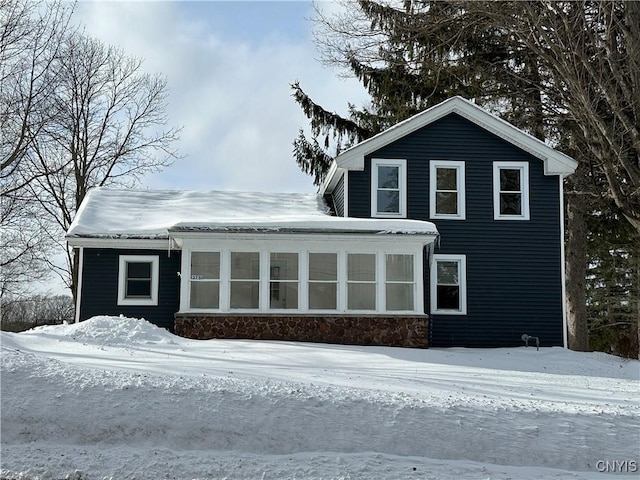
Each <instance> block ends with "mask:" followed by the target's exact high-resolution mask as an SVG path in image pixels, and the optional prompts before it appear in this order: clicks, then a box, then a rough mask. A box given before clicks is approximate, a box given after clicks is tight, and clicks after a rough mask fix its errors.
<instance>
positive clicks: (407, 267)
mask: <svg viewBox="0 0 640 480" xmlns="http://www.w3.org/2000/svg"><path fill="white" fill-rule="evenodd" d="M387 281H388V282H393V281H395V282H413V255H387Z"/></svg>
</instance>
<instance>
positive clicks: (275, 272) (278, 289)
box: [269, 253, 298, 309]
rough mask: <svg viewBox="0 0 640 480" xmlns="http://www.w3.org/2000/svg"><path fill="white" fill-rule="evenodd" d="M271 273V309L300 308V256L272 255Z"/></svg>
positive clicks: (294, 254) (287, 254)
mask: <svg viewBox="0 0 640 480" xmlns="http://www.w3.org/2000/svg"><path fill="white" fill-rule="evenodd" d="M269 272H270V282H269V293H270V300H269V308H271V309H280V308H285V309H291V308H298V254H297V253H272V254H271V255H270V263H269Z"/></svg>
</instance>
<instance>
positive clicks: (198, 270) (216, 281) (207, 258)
mask: <svg viewBox="0 0 640 480" xmlns="http://www.w3.org/2000/svg"><path fill="white" fill-rule="evenodd" d="M190 305H191V308H215V309H217V308H219V307H220V252H192V253H191V298H190Z"/></svg>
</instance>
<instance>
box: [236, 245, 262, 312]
mask: <svg viewBox="0 0 640 480" xmlns="http://www.w3.org/2000/svg"><path fill="white" fill-rule="evenodd" d="M229 288H230V307H231V308H236V309H240V308H246V309H256V308H260V253H259V252H231V277H230V287H229Z"/></svg>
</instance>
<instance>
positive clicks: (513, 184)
mask: <svg viewBox="0 0 640 480" xmlns="http://www.w3.org/2000/svg"><path fill="white" fill-rule="evenodd" d="M500 191H502V192H519V191H520V169H513V168H501V169H500Z"/></svg>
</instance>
